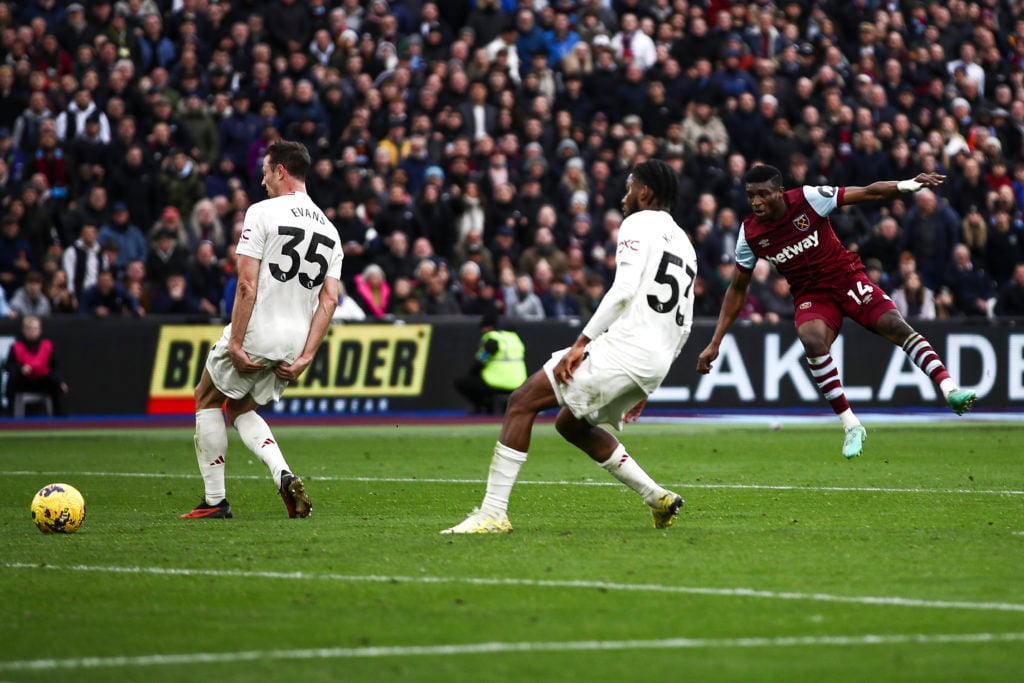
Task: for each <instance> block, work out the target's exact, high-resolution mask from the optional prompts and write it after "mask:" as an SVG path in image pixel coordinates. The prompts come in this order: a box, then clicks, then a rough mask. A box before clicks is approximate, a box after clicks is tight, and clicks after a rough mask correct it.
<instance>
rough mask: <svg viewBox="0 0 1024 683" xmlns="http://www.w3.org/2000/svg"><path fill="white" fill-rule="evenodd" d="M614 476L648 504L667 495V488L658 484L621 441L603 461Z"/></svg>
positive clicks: (604, 466) (604, 465) (603, 465)
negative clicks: (631, 455)
mask: <svg viewBox="0 0 1024 683" xmlns="http://www.w3.org/2000/svg"><path fill="white" fill-rule="evenodd" d="M601 467H603V468H605V469H606V470H608V472H610V473H611V475H612V476H613V477H615V478H616V479H618V480H619V481H621V482H622V483H623V484H625V485H626V486H628V487H629V488H631V489H633V490H634V491H636V492H637V493H639V494H640V497H641V498H643V499H644V502H645V503H647V504H648V505H655V504H656V503H657V502H658V500H659V499H660V498H661V497H662V496H663V495H665V489H663V488H662V487H660V486H658V484H657V483H655V481H654V480H653V479H651V476H650V475H649V474H647V473H646V472H644V470H643V468H642V467H640V465H638V464H637V462H636V460H634V459H633V458H632V457H630V455H629V453H627V452H626V447H625V446H623V445H622V444H621V443H620V444H619V445H618V447H616V449H615V450H614V451H612V455H611V457H610V458H608V459H607V460H605V461H604V462H603V463H601Z"/></svg>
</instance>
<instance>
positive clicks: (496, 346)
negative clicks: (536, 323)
mask: <svg viewBox="0 0 1024 683" xmlns="http://www.w3.org/2000/svg"><path fill="white" fill-rule="evenodd" d="M480 330H481V331H482V332H483V335H482V336H481V337H480V346H479V347H478V348H477V351H476V355H475V356H474V362H473V367H471V368H470V370H469V373H468V374H466V375H465V376H463V377H459V378H457V379H456V380H455V389H456V390H457V391H458V392H459V393H460V394H462V395H463V396H464V397H465V398H466V400H467V401H469V403H470V405H471V406H472V412H473V413H475V414H485V415H492V414H494V412H495V405H494V404H495V397H497V396H500V395H502V394H508V393H509V392H511V391H513V390H515V389H517V388H519V385H520V384H522V383H523V382H524V381H525V380H526V375H527V372H526V358H525V355H526V348H525V347H524V346H523V340H522V339H520V338H519V335H518V334H516V333H515V332H513V331H511V330H502V329H500V327H499V325H498V316H497V315H496V314H486V315H484V316H483V318H482V319H481V320H480Z"/></svg>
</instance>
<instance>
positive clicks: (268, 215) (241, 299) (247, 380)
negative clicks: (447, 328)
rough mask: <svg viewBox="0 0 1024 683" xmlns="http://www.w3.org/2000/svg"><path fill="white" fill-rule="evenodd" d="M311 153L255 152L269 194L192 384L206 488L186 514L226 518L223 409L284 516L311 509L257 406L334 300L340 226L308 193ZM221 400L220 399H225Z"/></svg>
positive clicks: (303, 353) (274, 393) (298, 366)
mask: <svg viewBox="0 0 1024 683" xmlns="http://www.w3.org/2000/svg"><path fill="white" fill-rule="evenodd" d="M309 164H310V160H309V152H308V151H307V150H306V147H305V146H304V145H302V144H301V143H298V142H290V141H285V140H281V141H278V142H275V143H274V144H272V145H270V147H269V148H267V153H266V155H265V156H264V158H263V186H264V187H265V188H266V190H267V195H268V196H269V197H270V198H269V199H265V200H264V201H262V202H258V203H257V204H254V205H252V206H250V207H249V209H248V210H247V211H246V212H245V221H244V223H243V225H242V234H241V236H240V237H239V239H238V249H237V254H238V289H237V294H236V297H235V305H234V308H233V309H232V311H231V324H229V325H228V326H227V327H225V328H224V334H223V335H222V336H221V338H220V340H219V341H218V342H217V343H216V344H215V345H214V346H213V348H212V349H210V354H209V356H208V357H207V360H206V367H205V368H204V369H203V375H202V377H201V378H200V380H199V384H198V386H196V391H195V395H196V433H195V446H196V458H197V460H198V462H199V471H200V473H201V474H202V475H203V482H204V485H205V489H206V492H205V496H204V498H203V501H202V502H201V503H200V504H199V505H198V506H197V507H196V508H195V509H193V510H192V511H191V512H188V513H186V514H184V515H182V518H185V519H211V518H213V519H216V518H226V517H231V516H232V512H231V506H230V505H228V501H227V493H226V491H225V483H224V460H225V456H226V455H227V448H228V435H227V429H226V427H225V425H224V417H223V415H222V414H221V405H222V404H223V405H224V407H225V411H226V412H227V416H228V420H229V422H231V423H232V424H234V426H235V428H236V429H237V430H238V435H239V436H240V437H241V438H242V442H243V443H244V444H245V445H246V447H247V448H249V450H251V451H252V452H253V453H254V454H255V455H256V457H258V458H259V459H260V460H261V461H262V462H263V464H265V465H266V466H267V468H268V469H269V470H270V474H271V476H272V477H273V479H274V484H275V485H277V488H278V491H279V492H280V494H281V498H282V499H283V500H284V505H285V508H286V509H287V510H288V516H289V517H307V516H309V513H310V511H311V510H312V509H313V506H312V504H311V503H310V500H309V496H308V495H307V493H306V489H305V486H304V484H303V482H302V479H300V478H299V477H297V476H296V475H295V474H293V473H292V472H291V471H290V469H289V467H288V463H287V462H285V459H284V455H283V454H282V453H281V449H280V447H279V446H278V445H277V440H276V439H275V438H274V435H273V434H272V433H271V431H270V427H269V426H268V425H267V423H266V422H265V421H264V420H263V418H262V417H260V415H259V414H258V413H257V412H256V408H257V406H260V405H263V404H265V403H269V402H270V401H276V400H277V399H279V398H280V397H281V393H282V392H283V391H284V388H285V387H286V386H287V385H288V382H291V381H293V380H295V379H297V378H298V377H299V375H301V374H302V372H303V371H304V370H305V369H306V368H307V367H308V366H309V364H310V362H312V360H313V356H314V354H315V353H316V350H317V349H318V348H319V346H320V343H321V342H322V341H323V338H324V335H325V334H326V333H327V327H328V325H330V322H331V316H332V315H333V314H334V309H335V307H336V306H337V305H338V282H339V278H340V277H341V260H342V249H341V242H340V240H339V239H338V232H337V230H336V229H335V227H334V225H333V224H332V223H331V222H330V221H328V220H327V218H326V217H325V216H324V214H323V212H322V211H321V210H320V209H319V208H318V207H317V206H316V204H314V203H313V201H312V200H311V199H310V198H309V195H307V194H306V172H307V171H308V170H309ZM225 401H226V403H225Z"/></svg>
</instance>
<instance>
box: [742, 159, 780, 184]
mask: <svg viewBox="0 0 1024 683" xmlns="http://www.w3.org/2000/svg"><path fill="white" fill-rule="evenodd" d="M743 182H745V183H768V182H770V183H772V184H773V185H777V186H779V187H782V171H780V170H779V169H777V168H775V167H774V166H769V165H768V164H759V165H757V166H755V167H753V168H752V169H750V170H749V171H747V174H746V175H745V176H743Z"/></svg>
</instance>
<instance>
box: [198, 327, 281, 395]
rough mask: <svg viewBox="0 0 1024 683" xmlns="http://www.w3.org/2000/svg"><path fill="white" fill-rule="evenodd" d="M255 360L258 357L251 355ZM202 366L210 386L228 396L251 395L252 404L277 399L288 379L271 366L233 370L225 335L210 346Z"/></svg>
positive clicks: (233, 366)
mask: <svg viewBox="0 0 1024 683" xmlns="http://www.w3.org/2000/svg"><path fill="white" fill-rule="evenodd" d="M253 360H254V361H256V362H259V359H258V358H253ZM206 369H207V371H209V373H210V379H212V380H213V386H215V387H217V390H218V391H220V393H222V394H224V395H225V396H227V397H228V398H235V399H239V398H245V397H246V396H247V395H249V394H252V398H253V400H254V401H256V405H261V406H262V405H266V404H267V403H270V402H271V401H276V400H278V399H279V398H281V394H282V393H283V392H284V388H285V387H286V386H288V382H287V381H286V380H283V379H279V378H278V376H277V375H275V374H274V368H273V367H272V366H271V367H267V368H264V369H263V370H260V371H259V372H246V373H241V372H239V371H238V370H236V369H235V365H234V363H232V362H231V354H230V353H228V336H227V335H226V334H225V335H224V336H222V337H221V338H220V339H218V340H217V343H216V344H214V345H213V348H212V349H210V353H209V355H208V356H207V357H206Z"/></svg>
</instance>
